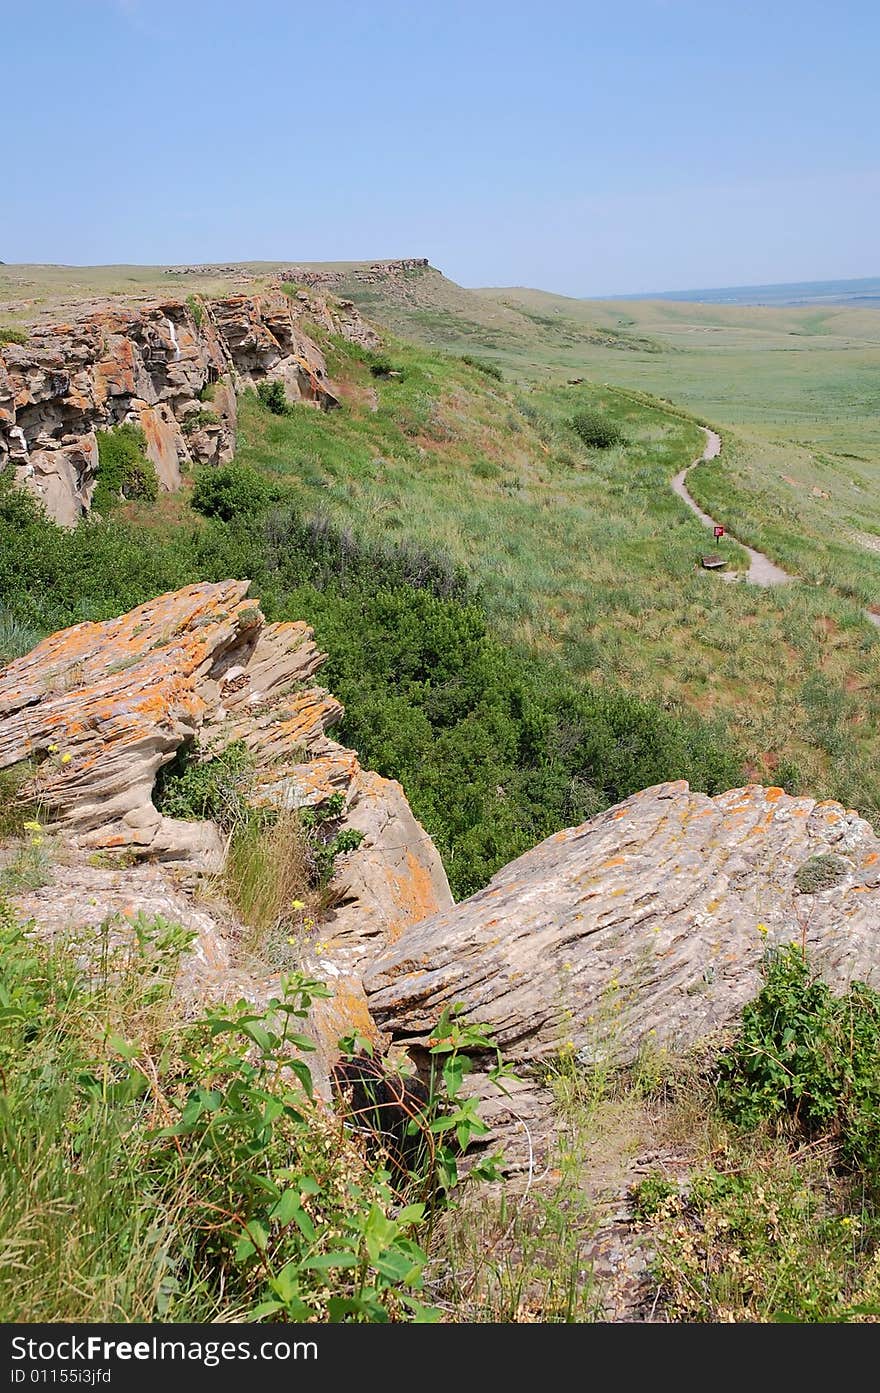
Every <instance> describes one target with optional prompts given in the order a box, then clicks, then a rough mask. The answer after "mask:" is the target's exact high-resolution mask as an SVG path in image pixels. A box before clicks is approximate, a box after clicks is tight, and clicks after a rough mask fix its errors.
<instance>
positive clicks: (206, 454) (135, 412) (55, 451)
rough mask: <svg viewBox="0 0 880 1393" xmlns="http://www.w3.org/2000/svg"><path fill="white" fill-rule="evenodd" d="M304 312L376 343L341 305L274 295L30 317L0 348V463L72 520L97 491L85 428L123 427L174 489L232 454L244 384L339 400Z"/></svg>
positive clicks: (93, 447)
mask: <svg viewBox="0 0 880 1393" xmlns="http://www.w3.org/2000/svg"><path fill="white" fill-rule="evenodd" d="M310 318H311V319H312V320H317V321H319V322H321V323H322V324H323V325H324V326H325V327H326V328H328V329H329V330H331V331H332V332H334V333H338V334H341V335H343V336H344V337H347V338H349V339H352V340H354V341H355V342H358V343H363V344H365V345H368V346H369V345H370V344H371V343H372V341H373V340H374V339H375V335H374V334H373V331H372V330H370V329H368V328H367V326H365V325H364V324H363V321H362V320H361V319H360V316H359V315H358V313H357V311H356V310H355V309H354V306H353V305H351V304H350V303H349V302H346V303H345V304H342V305H340V306H338V307H335V306H334V305H333V304H332V303H330V302H329V301H327V300H326V299H322V298H321V297H319V296H314V295H309V294H306V293H305V292H303V293H302V294H301V295H300V296H295V295H294V296H290V295H287V294H284V293H283V292H282V291H280V290H269V291H263V292H259V293H254V294H252V295H251V294H238V295H231V296H228V297H226V298H224V299H205V300H199V299H197V298H195V297H193V296H190V297H189V299H188V300H186V301H183V300H174V299H168V300H162V301H157V302H154V303H148V304H138V305H127V304H106V303H105V304H103V305H92V306H85V307H83V309H82V311H81V312H80V313H79V314H78V316H77V317H76V318H74V319H72V320H71V321H70V322H69V323H64V324H58V323H51V322H50V323H43V322H38V323H35V324H34V325H33V326H32V327H31V329H30V330H29V332H28V338H27V342H26V343H25V344H16V343H8V344H4V345H3V346H2V348H0V469H2V468H3V467H4V465H5V464H7V463H9V462H11V463H12V465H13V466H14V469H15V477H16V480H17V481H18V482H19V483H21V484H23V485H24V486H26V487H27V488H29V489H31V490H32V491H33V492H34V493H35V494H36V495H37V496H38V497H39V498H40V499H41V500H42V501H43V503H44V505H45V507H46V510H47V512H48V513H49V515H50V516H51V517H53V518H54V519H55V520H56V521H58V522H60V523H62V524H63V525H65V526H70V525H73V524H74V523H75V522H76V521H77V519H78V518H79V517H80V516H81V515H82V514H83V513H84V512H86V511H88V509H89V507H90V504H91V499H92V494H93V492H94V488H95V478H96V473H97V468H98V449H97V440H96V436H95V432H96V431H99V430H106V429H109V428H111V427H113V426H115V425H118V424H120V423H121V422H123V421H131V422H134V423H135V424H137V425H138V426H140V427H141V429H142V430H143V432H144V435H145V437H146V442H147V445H146V449H147V454H148V456H149V458H150V459H151V460H152V462H153V464H154V465H155V467H156V471H157V474H158V477H159V482H160V485H161V487H162V488H163V489H166V490H173V489H176V488H177V487H179V485H180V478H181V473H180V471H181V468H182V467H185V466H186V465H188V464H191V463H202V464H219V463H224V462H226V461H227V460H229V459H230V458H231V457H232V453H233V450H234V447H235V432H236V393H237V392H238V391H240V390H241V389H242V388H243V387H248V386H254V385H255V384H256V383H257V382H258V381H260V380H261V379H264V378H268V379H278V380H280V381H281V382H282V383H283V384H284V390H285V394H286V396H287V398H288V400H290V401H304V402H312V403H314V404H315V405H317V406H320V407H323V408H324V409H327V408H330V407H332V406H335V405H336V404H337V398H336V396H335V394H334V391H333V388H332V384H331V383H330V381H329V378H328V376H327V367H326V363H325V362H324V359H323V356H322V354H321V352H320V349H319V348H318V347H317V345H316V344H315V343H314V342H313V340H312V339H311V338H309V336H308V334H307V333H306V332H305V331H304V329H303V327H302V325H301V323H300V321H307V320H308V319H310ZM206 398H207V399H206Z"/></svg>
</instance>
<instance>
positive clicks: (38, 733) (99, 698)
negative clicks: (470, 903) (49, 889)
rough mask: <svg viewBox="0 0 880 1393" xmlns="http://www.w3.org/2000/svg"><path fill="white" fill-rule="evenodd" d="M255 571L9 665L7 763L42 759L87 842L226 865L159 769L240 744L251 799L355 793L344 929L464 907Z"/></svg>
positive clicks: (0, 691) (2, 710)
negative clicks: (168, 812)
mask: <svg viewBox="0 0 880 1393" xmlns="http://www.w3.org/2000/svg"><path fill="white" fill-rule="evenodd" d="M247 591H248V582H247V581H239V580H228V581H220V582H210V583H209V582H202V583H198V584H195V585H189V586H186V587H184V588H183V589H182V590H178V591H175V592H173V593H171V594H167V595H160V596H158V597H157V598H156V599H154V600H150V601H149V602H148V603H146V604H143V605H140V606H138V608H137V609H135V610H132V611H131V612H130V613H129V614H124V615H120V616H119V617H118V618H116V619H110V620H106V621H105V622H103V623H85V624H77V625H75V626H74V627H73V628H70V629H65V630H64V631H62V632H61V633H57V634H53V635H51V637H49V638H47V639H45V640H44V641H43V642H42V643H40V644H38V645H37V646H36V648H34V649H33V650H32V651H31V652H30V653H28V654H26V655H25V656H24V657H22V658H20V659H18V660H17V661H16V662H13V663H10V664H9V666H8V667H7V668H5V669H4V670H3V671H2V672H0V768H5V767H8V766H10V765H13V764H18V763H20V762H21V761H22V760H24V759H31V760H32V761H33V762H34V765H35V768H34V771H33V773H32V774H31V775H30V777H29V778H28V780H27V782H26V783H25V785H24V787H23V789H22V797H23V798H26V799H30V798H35V799H37V800H39V802H40V805H41V806H42V807H43V808H44V809H45V816H47V818H48V821H49V823H50V824H55V825H57V826H58V827H60V828H63V829H64V830H65V832H66V833H68V834H69V836H70V838H71V839H72V841H73V843H74V845H76V844H78V845H80V846H87V847H95V848H101V849H104V850H108V851H128V852H136V853H137V855H138V856H140V857H143V858H156V857H160V858H162V859H163V860H169V859H176V860H182V861H185V862H187V863H188V864H190V865H191V866H193V867H194V868H199V869H203V870H216V869H219V867H220V866H221V865H222V862H223V857H224V855H225V846H224V840H223V838H222V837H221V835H220V832H219V829H218V828H217V827H215V826H214V824H213V823H211V822H201V823H194V822H183V821H176V820H173V819H169V818H167V817H164V816H163V815H162V813H161V812H160V811H159V809H158V808H157V807H156V806H155V804H154V802H153V791H154V786H155V780H156V775H157V774H158V772H159V770H160V769H161V768H162V766H163V765H165V764H167V763H169V761H170V760H172V759H173V758H174V756H175V754H176V753H177V751H178V750H179V749H180V747H181V745H184V744H188V745H191V746H192V747H193V750H194V751H195V752H196V753H197V755H198V757H200V758H202V759H211V758H213V757H215V756H217V755H219V754H221V753H222V752H223V751H224V750H225V749H227V748H228V747H229V746H230V745H232V744H234V743H237V742H240V743H241V744H243V745H244V746H245V747H246V749H247V750H248V751H249V752H250V754H251V756H252V759H253V765H254V779H253V787H252V791H251V793H250V795H249V797H250V799H251V802H252V803H253V804H254V805H255V806H260V807H268V808H272V807H276V808H284V809H295V808H301V807H306V806H315V805H320V804H321V803H323V802H326V801H327V800H328V799H329V798H331V797H333V796H334V795H341V798H342V805H341V806H342V819H343V820H344V822H345V823H346V825H348V826H351V827H353V828H355V829H356V830H358V831H360V832H361V833H362V842H361V845H360V846H359V847H357V849H356V850H354V851H352V852H350V853H349V854H348V855H347V856H346V857H345V858H344V862H345V864H344V867H343V870H342V884H341V888H340V893H339V897H338V898H339V900H340V905H339V907H338V909H337V911H336V913H335V914H334V922H333V929H334V934H339V935H341V936H342V937H343V938H345V940H346V942H348V943H357V942H360V941H361V940H367V939H369V940H372V941H375V939H376V936H377V935H379V936H380V937H381V935H382V934H384V933H393V934H395V935H396V934H397V933H399V932H400V930H401V929H402V928H403V927H405V926H406V925H407V924H410V923H414V922H415V921H416V920H417V919H420V918H425V917H426V916H428V915H430V914H433V913H436V912H437V911H438V910H440V909H443V908H446V907H448V906H449V905H451V903H452V897H451V895H450V893H449V886H448V884H447V882H446V877H445V874H444V872H443V867H442V865H441V863H440V858H439V856H438V854H437V851H436V849H435V847H434V846H433V843H432V842H431V840H430V838H429V837H428V836H427V835H426V833H425V831H424V829H423V828H422V827H420V826H419V824H418V823H417V822H416V820H415V818H414V817H413V815H412V812H411V811H410V808H409V805H408V804H407V802H406V799H405V797H404V795H403V791H402V789H401V788H400V785H399V784H395V783H392V782H390V781H388V780H385V779H380V778H379V777H378V776H377V775H373V774H368V773H365V772H364V771H363V770H362V769H361V767H360V764H359V763H358V759H357V756H356V754H355V753H354V752H353V751H351V750H346V749H345V748H344V747H343V746H341V745H339V744H337V743H336V742H335V741H333V740H331V739H330V738H329V737H328V735H327V731H328V729H330V728H332V727H333V726H335V725H336V724H338V722H339V721H340V720H341V719H342V716H343V714H344V713H343V708H342V706H341V705H340V703H339V702H338V701H337V700H336V698H335V697H333V696H332V695H331V694H330V693H329V692H327V691H325V690H324V689H323V688H322V687H318V686H316V685H314V684H313V682H312V678H313V676H314V674H315V672H316V671H317V670H318V668H319V667H320V666H321V664H322V663H323V662H324V659H325V655H324V654H323V653H321V652H320V650H319V649H318V647H317V646H316V644H315V642H314V635H313V632H312V630H311V629H310V628H309V626H308V625H307V624H305V623H302V622H295V623H284V624H266V622H265V620H264V618H263V615H262V613H261V611H260V609H259V606H257V605H255V604H254V603H253V602H252V601H249V600H248V599H247Z"/></svg>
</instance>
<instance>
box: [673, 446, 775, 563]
mask: <svg viewBox="0 0 880 1393" xmlns="http://www.w3.org/2000/svg"><path fill="white" fill-rule="evenodd" d="M700 430H701V431H703V432H704V433H705V436H706V448H705V450H704V451H703V453H702V454H701V455H700V458H699V459H695V460H694V462H693V464H689V465H687V467H686V468H685V469H681V470H679V472H678V473H677V474H676V476H675V478H674V479H673V481H672V487H673V489H674V490H675V492H676V493H677V494H678V496H679V498H683V499H684V501H685V503H686V504H687V505H688V507H689V508H690V510H691V512H692V513H696V515H697V517H698V518H699V519H700V522H701V523H703V525H704V526H705V527H716V526H717V523H716V522H715V519H714V518H710V517H709V514H708V513H704V512H703V510H702V508H700V507H698V506H697V504H696V503H695V502H694V500H693V499H692V498H691V496H690V494H689V493H688V491H687V484H686V483H685V479H686V478H687V476H688V474H689V473H690V471H691V470H692V469H693V468H694V467H695V465H698V464H702V463H703V462H704V461H705V460H710V459H715V458H716V457H717V456H718V455H720V454H721V436H720V435H719V434H718V432H717V431H714V430H709V429H708V428H707V427H706V426H700ZM725 532H726V533H727V535H728V536H729V537H730V538H731V540H732V541H734V542H736V544H737V546H740V547H742V549H743V551H745V552H747V553H748V557H749V569H748V571H747V572H746V580H747V581H748V582H749V584H750V585H787V584H788V583H789V582H790V581H793V580H796V579H797V577H796V576H790V575H789V573H788V571H783V569H782V567H781V566H777V564H776V562H775V561H771V560H770V557H769V556H765V555H764V553H763V552H762V551H755V549H754V547H747V546H746V544H745V542H740V541H739V540H738V539H737V538H736V537H734V535H733V533H732V532H731V531H730V530H729V528H727V527H725ZM725 579H730V580H733V579H734V577H733V575H732V574H731V575H730V576H726V577H725Z"/></svg>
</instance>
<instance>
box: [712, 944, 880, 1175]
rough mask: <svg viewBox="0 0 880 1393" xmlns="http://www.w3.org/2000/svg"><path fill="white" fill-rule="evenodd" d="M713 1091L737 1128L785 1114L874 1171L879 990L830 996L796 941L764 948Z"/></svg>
mask: <svg viewBox="0 0 880 1393" xmlns="http://www.w3.org/2000/svg"><path fill="white" fill-rule="evenodd" d="M717 1089H718V1096H719V1100H720V1103H721V1106H722V1109H723V1111H724V1112H725V1113H726V1114H727V1115H728V1116H729V1117H731V1118H733V1120H734V1121H736V1122H738V1123H740V1124H741V1125H742V1126H744V1127H755V1126H757V1125H758V1124H759V1123H761V1122H765V1121H772V1122H780V1121H785V1122H786V1123H787V1124H788V1125H790V1126H791V1127H792V1128H794V1129H796V1130H798V1131H800V1132H801V1133H803V1134H804V1135H805V1136H807V1137H808V1138H812V1137H817V1136H830V1137H832V1138H834V1139H835V1140H837V1141H838V1142H839V1145H840V1149H841V1155H842V1158H843V1159H844V1160H845V1161H847V1162H848V1163H849V1164H851V1165H853V1166H856V1167H859V1168H865V1169H866V1170H868V1171H871V1172H873V1173H874V1175H875V1176H876V1175H877V1174H878V1167H880V994H878V993H877V992H875V991H872V990H871V989H870V988H869V987H866V986H864V985H863V984H862V983H860V982H854V983H853V984H852V986H851V987H850V989H849V991H848V992H846V994H845V995H843V996H835V995H834V994H833V993H832V991H831V990H830V988H829V987H828V986H827V985H826V984H825V983H824V982H822V981H821V980H819V979H818V978H816V977H815V976H814V975H813V974H812V972H811V971H810V968H809V965H808V964H807V962H806V960H805V958H804V956H803V954H802V953H801V951H800V949H799V948H798V947H796V946H789V947H787V948H785V949H782V950H781V951H777V952H775V953H773V955H772V956H771V958H770V961H769V963H768V966H767V970H766V977H765V982H764V986H763V989H762V990H761V992H760V995H759V996H758V997H757V998H756V999H755V1001H753V1002H751V1003H750V1004H749V1005H748V1006H746V1007H745V1009H744V1011H743V1018H742V1029H741V1032H740V1035H739V1038H738V1039H737V1041H736V1042H735V1043H734V1044H733V1045H732V1046H731V1047H730V1049H728V1050H727V1051H726V1052H725V1053H724V1054H723V1055H722V1057H721V1060H720V1062H719V1066H718V1076H717Z"/></svg>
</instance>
